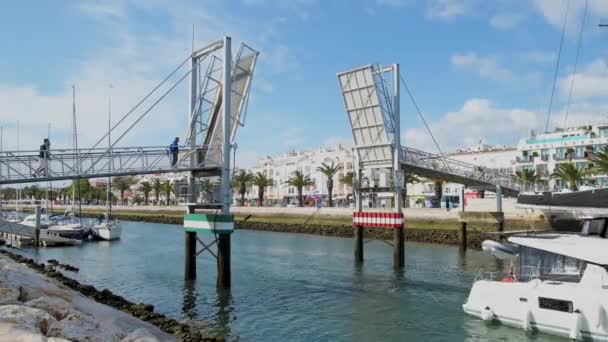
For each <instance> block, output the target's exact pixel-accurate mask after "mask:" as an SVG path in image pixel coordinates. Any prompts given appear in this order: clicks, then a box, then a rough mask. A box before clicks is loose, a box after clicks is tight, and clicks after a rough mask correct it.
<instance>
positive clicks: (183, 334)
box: [0, 249, 226, 342]
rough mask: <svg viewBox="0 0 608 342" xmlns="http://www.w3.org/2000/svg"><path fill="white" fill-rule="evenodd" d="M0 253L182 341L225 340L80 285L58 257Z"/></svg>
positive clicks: (105, 291) (107, 292)
mask: <svg viewBox="0 0 608 342" xmlns="http://www.w3.org/2000/svg"><path fill="white" fill-rule="evenodd" d="M0 253H1V254H4V255H6V256H7V257H9V258H11V259H13V260H14V261H16V262H18V263H21V264H25V265H26V266H28V267H30V268H32V269H34V270H36V271H38V272H39V273H42V274H44V275H46V276H47V277H49V278H53V279H55V280H57V281H59V282H61V283H62V284H64V285H65V286H67V287H69V288H70V289H72V290H74V291H78V292H80V293H82V294H83V295H85V296H87V297H89V298H92V299H94V300H95V301H97V302H99V303H101V304H105V305H108V306H110V307H113V308H115V309H117V310H120V311H123V312H126V313H128V314H130V315H132V316H133V317H136V318H139V319H141V320H142V321H145V322H148V323H150V324H152V325H154V326H156V327H158V328H159V329H161V330H162V331H164V332H166V333H169V334H173V335H174V336H176V337H177V338H178V340H179V341H184V342H199V341H225V340H226V339H225V338H224V337H218V336H211V337H209V336H204V335H203V332H201V331H199V330H198V329H196V328H194V327H192V326H190V325H188V324H184V323H180V322H178V321H177V320H175V319H173V318H169V317H167V316H165V315H163V314H159V313H157V312H154V305H151V304H144V303H137V304H136V303H133V302H130V301H128V300H127V299H125V298H124V297H121V296H119V295H116V294H114V293H112V291H110V290H108V289H103V290H101V291H99V290H98V289H96V288H95V287H94V286H92V285H86V284H81V283H79V282H78V281H77V280H74V279H72V278H69V277H66V276H65V275H63V274H62V273H61V272H59V271H57V270H56V268H55V267H56V266H57V265H60V263H59V262H58V261H57V260H53V259H51V260H48V263H49V265H45V264H44V263H40V264H38V263H36V261H34V259H29V258H26V257H24V256H22V255H19V254H15V253H12V252H10V251H8V250H6V249H0Z"/></svg>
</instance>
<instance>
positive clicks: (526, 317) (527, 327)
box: [521, 308, 532, 331]
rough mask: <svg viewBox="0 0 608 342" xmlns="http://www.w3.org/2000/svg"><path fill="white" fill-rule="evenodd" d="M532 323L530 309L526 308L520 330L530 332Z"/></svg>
mask: <svg viewBox="0 0 608 342" xmlns="http://www.w3.org/2000/svg"><path fill="white" fill-rule="evenodd" d="M531 321H532V313H531V312H530V309H528V308H526V310H525V311H524V318H523V319H522V321H521V328H522V329H523V330H525V331H528V330H530V322H531Z"/></svg>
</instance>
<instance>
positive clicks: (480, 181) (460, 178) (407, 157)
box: [401, 147, 521, 196]
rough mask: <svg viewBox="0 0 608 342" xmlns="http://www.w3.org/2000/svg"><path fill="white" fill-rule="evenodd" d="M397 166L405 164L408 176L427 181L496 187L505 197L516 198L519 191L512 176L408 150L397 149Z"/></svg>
mask: <svg viewBox="0 0 608 342" xmlns="http://www.w3.org/2000/svg"><path fill="white" fill-rule="evenodd" d="M401 162H402V163H403V164H405V167H406V169H407V172H408V173H413V174H418V175H421V176H424V177H427V178H435V179H443V180H446V181H450V182H454V183H458V184H464V185H466V186H467V187H472V188H478V189H487V190H491V191H495V189H496V185H500V186H501V188H502V191H503V193H504V194H505V195H509V196H513V195H516V194H517V193H519V191H520V190H521V189H520V188H521V187H520V185H519V184H517V182H516V180H515V178H514V177H513V174H511V173H509V172H505V171H500V170H495V169H488V168H485V167H481V166H477V165H473V164H469V163H465V162H462V161H459V160H454V159H450V158H444V157H441V156H439V155H436V154H432V153H428V152H424V151H420V150H417V149H413V148H409V147H402V148H401Z"/></svg>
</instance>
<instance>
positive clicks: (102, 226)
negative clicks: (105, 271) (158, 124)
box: [93, 97, 122, 241]
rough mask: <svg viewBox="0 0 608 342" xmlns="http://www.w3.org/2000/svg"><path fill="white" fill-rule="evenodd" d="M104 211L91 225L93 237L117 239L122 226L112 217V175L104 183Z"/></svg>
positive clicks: (109, 149)
mask: <svg viewBox="0 0 608 342" xmlns="http://www.w3.org/2000/svg"><path fill="white" fill-rule="evenodd" d="M111 108H112V98H111V97H110V98H109V99H108V155H109V156H110V157H109V158H108V174H109V175H111V174H112V141H111V138H110V133H111V130H112V128H111V118H112V111H111ZM106 188H107V189H106V191H107V192H106V212H105V213H104V215H103V218H100V219H99V222H98V223H97V224H96V225H95V226H93V231H94V233H95V237H96V238H97V239H100V240H108V241H110V240H118V239H120V235H121V234H122V227H121V226H120V222H119V221H118V220H117V219H116V218H114V219H112V176H108V182H107V184H106Z"/></svg>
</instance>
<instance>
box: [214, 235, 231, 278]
mask: <svg viewBox="0 0 608 342" xmlns="http://www.w3.org/2000/svg"><path fill="white" fill-rule="evenodd" d="M230 283H231V271H230V234H220V235H219V236H218V243H217V288H218V289H228V288H230V285H231V284H230Z"/></svg>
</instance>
